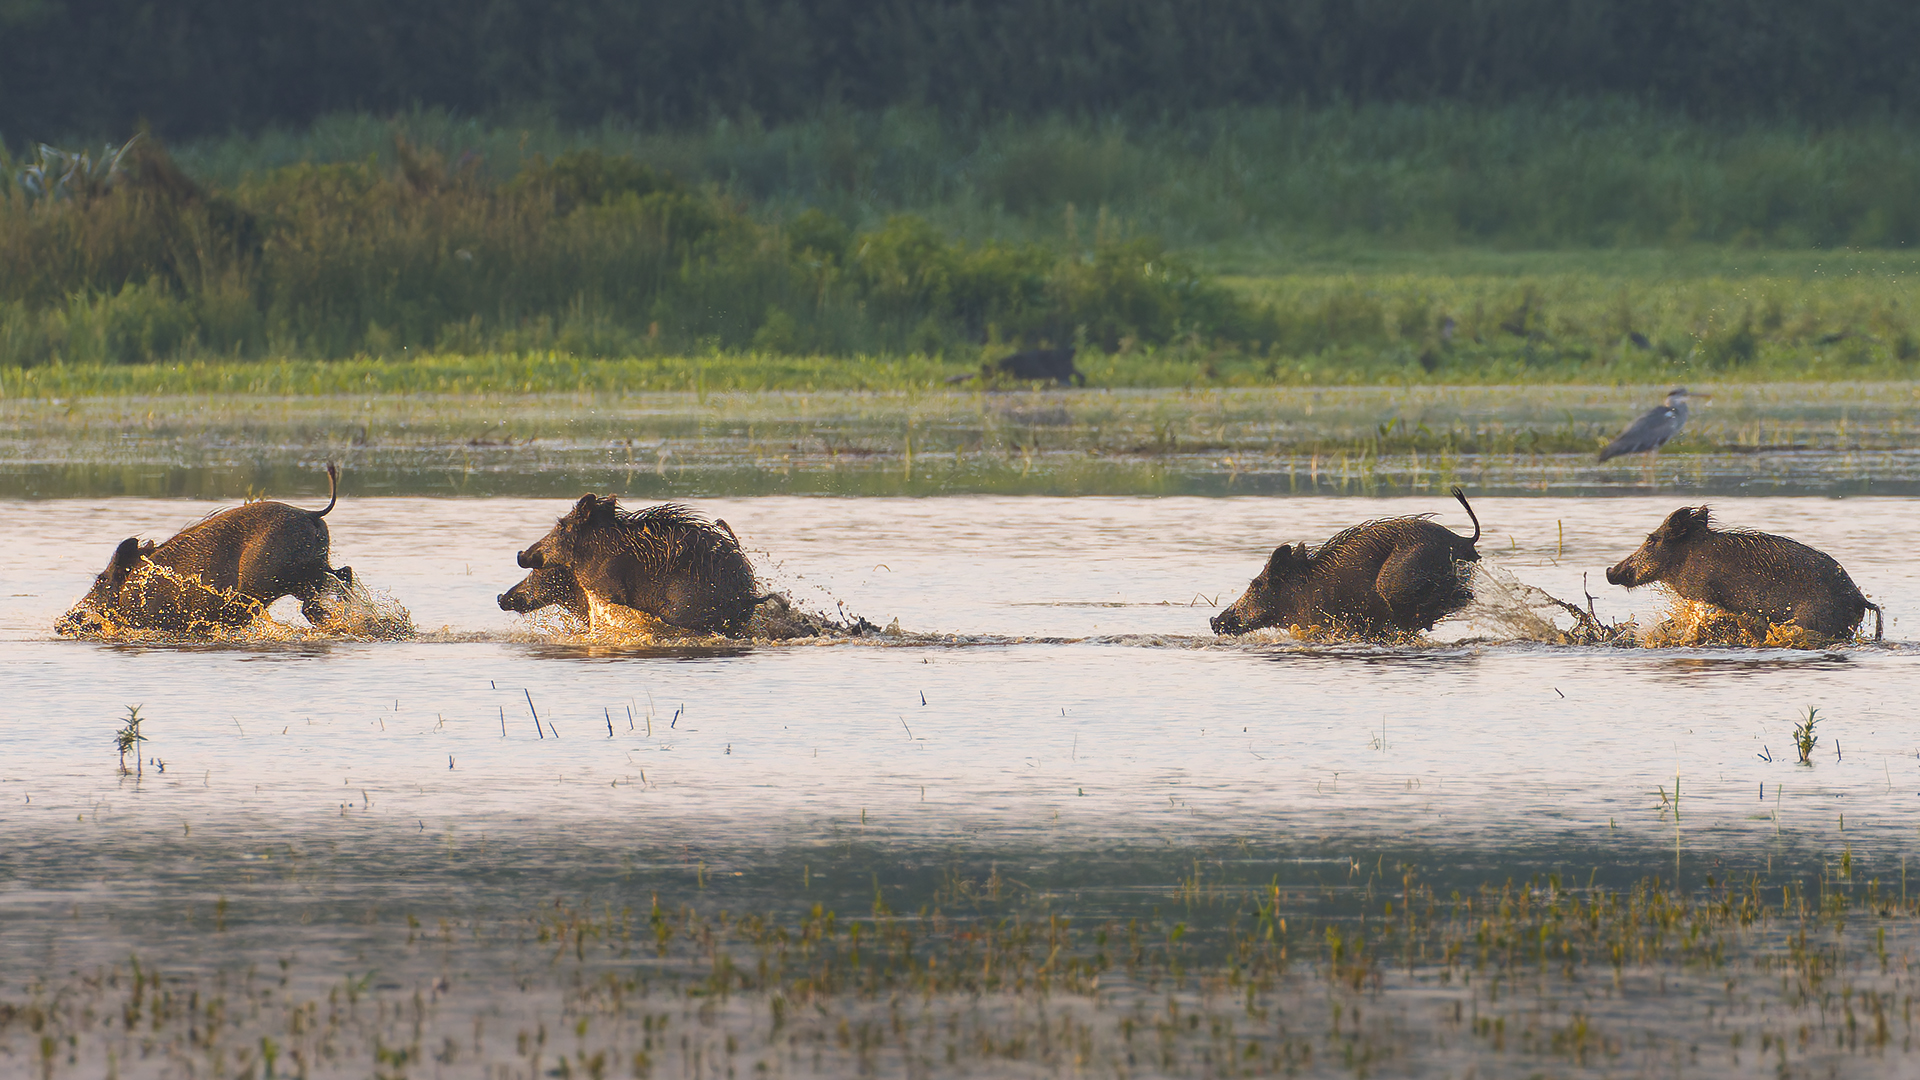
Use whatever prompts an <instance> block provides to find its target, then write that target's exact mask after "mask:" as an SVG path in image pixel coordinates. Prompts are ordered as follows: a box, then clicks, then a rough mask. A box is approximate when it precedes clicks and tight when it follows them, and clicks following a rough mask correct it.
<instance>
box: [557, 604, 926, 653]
mask: <svg viewBox="0 0 1920 1080" xmlns="http://www.w3.org/2000/svg"><path fill="white" fill-rule="evenodd" d="M526 618H527V631H528V632H529V633H530V634H533V635H535V636H537V637H541V638H544V639H546V640H550V641H556V642H566V643H579V644H590V645H621V646H636V647H646V646H654V645H689V644H692V645H703V644H722V643H727V644H738V643H740V642H741V641H742V640H746V641H755V642H773V641H794V640H799V639H818V640H826V641H831V640H844V639H846V638H856V637H869V636H874V635H881V634H887V635H892V636H895V637H899V636H902V635H901V633H900V629H899V627H898V626H897V625H895V626H892V627H889V628H888V629H886V630H884V631H883V630H881V629H880V628H879V627H876V626H874V625H873V624H872V623H870V622H868V621H867V620H866V619H864V618H861V617H860V616H858V615H848V614H846V613H845V612H842V613H841V617H839V618H835V617H833V616H830V615H825V614H822V613H820V612H813V611H806V610H804V609H801V608H798V607H795V606H794V604H793V601H792V600H791V599H790V598H789V597H788V596H787V595H786V594H784V593H772V594H769V595H768V596H767V597H766V599H764V600H762V601H761V602H760V603H759V605H757V606H756V607H755V608H754V609H753V617H752V618H751V619H749V620H748V622H747V630H746V633H745V634H744V635H742V637H740V638H728V637H725V636H723V635H720V634H714V633H707V632H703V631H699V630H688V629H685V628H683V627H678V626H674V625H673V624H671V623H668V622H664V621H662V620H660V619H658V618H656V617H654V616H652V615H649V614H647V613H646V612H644V611H640V610H637V609H635V608H630V607H626V606H624V605H621V604H615V603H612V602H610V601H608V600H605V599H603V598H601V597H599V596H595V595H594V594H592V593H588V594H587V616H586V618H585V619H582V618H581V617H579V616H578V615H576V614H574V613H573V612H571V611H568V610H567V609H566V608H564V607H560V606H558V605H555V606H552V607H546V608H541V609H540V610H538V611H534V612H531V613H529V614H528V615H527V616H526Z"/></svg>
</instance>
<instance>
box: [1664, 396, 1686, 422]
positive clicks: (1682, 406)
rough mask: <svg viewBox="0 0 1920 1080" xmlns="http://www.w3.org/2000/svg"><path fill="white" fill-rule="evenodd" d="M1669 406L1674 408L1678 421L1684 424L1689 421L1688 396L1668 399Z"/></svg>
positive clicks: (1676, 420)
mask: <svg viewBox="0 0 1920 1080" xmlns="http://www.w3.org/2000/svg"><path fill="white" fill-rule="evenodd" d="M1667 408H1669V409H1672V410H1673V419H1674V421H1675V422H1676V423H1681V424H1684V423H1686V422H1687V399H1686V398H1674V399H1672V400H1670V401H1668V402H1667Z"/></svg>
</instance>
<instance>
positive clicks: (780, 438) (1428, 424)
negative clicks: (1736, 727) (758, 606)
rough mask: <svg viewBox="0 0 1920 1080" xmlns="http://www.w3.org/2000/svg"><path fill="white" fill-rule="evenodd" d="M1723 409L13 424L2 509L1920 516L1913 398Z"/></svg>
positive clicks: (494, 415)
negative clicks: (332, 504) (15, 502)
mask: <svg viewBox="0 0 1920 1080" xmlns="http://www.w3.org/2000/svg"><path fill="white" fill-rule="evenodd" d="M1694 389H1695V390H1703V389H1708V388H1706V387H1702V386H1700V385H1696V386H1695V387H1694ZM1710 389H1712V391H1713V397H1712V398H1711V399H1708V400H1705V401H1702V402H1699V403H1698V404H1697V406H1696V408H1695V410H1694V414H1693V417H1692V419H1691V420H1690V421H1689V422H1688V424H1687V427H1686V429H1685V430H1684V431H1683V432H1682V433H1681V435H1680V436H1679V437H1678V438H1677V439H1675V441H1674V442H1673V443H1671V444H1670V445H1669V447H1668V448H1667V449H1666V450H1664V451H1662V453H1661V454H1660V455H1658V456H1657V457H1649V456H1644V455H1643V456H1636V457H1633V458H1620V459H1616V460H1614V461H1611V462H1608V463H1606V464H1600V463H1598V462H1596V461H1594V460H1593V459H1594V454H1595V452H1596V451H1597V450H1598V449H1599V448H1600V447H1601V446H1604V445H1605V444H1606V442H1607V441H1608V440H1609V439H1610V438H1611V437H1612V436H1613V435H1614V434H1616V433H1618V432H1619V431H1620V430H1621V429H1622V428H1623V427H1625V426H1626V424H1627V423H1628V422H1629V421H1631V420H1632V419H1633V418H1634V417H1637V416H1639V415H1640V414H1641V413H1643V412H1645V411H1646V410H1647V409H1648V408H1650V407H1651V406H1653V405H1656V404H1658V403H1659V402H1660V400H1661V398H1662V397H1663V395H1664V394H1665V393H1666V390H1667V388H1666V387H1590V386H1544V387H1512V386H1492V387H1466V388H1462V387H1404V388H1403V387H1340V388H1317V389H1266V390H1190V391H1152V390H1103V391H1047V392H1009V393H976V392H947V393H940V392H931V393H928V392H921V393H888V394H880V393H873V394H863V393H812V394H806V393H782V394H733V395H723V394H714V395H705V396H700V395H693V394H667V393H653V394H634V395H585V394H581V395H573V394H549V395H530V396H513V395H505V396H499V397H489V398H480V397H436V396H408V397H370V398H366V399H355V398H297V399H279V398H227V397H223V398H104V399H88V400H79V401H58V400H55V401H47V400H36V399H25V400H19V399H16V400H0V497H25V498H64V497H80V498H86V497H97V496H104V495H150V496H166V497H198V498H235V497H238V496H240V495H243V494H246V493H247V492H249V491H254V490H267V491H271V492H274V493H276V494H280V495H282V496H284V495H286V494H287V493H289V492H297V491H303V490H304V491H313V492H316V493H319V492H323V491H324V487H325V485H324V483H322V482H319V481H318V480H317V479H316V478H317V477H318V475H319V470H320V466H321V464H322V463H324V462H326V461H337V462H339V463H340V464H341V466H342V468H343V469H344V470H345V473H346V476H347V485H348V486H347V490H348V491H349V492H352V493H355V494H359V495H368V494H398V495H462V496H499V495H519V496H539V497H547V496H553V497H557V496H564V495H575V496H577V495H578V494H579V493H580V492H581V491H582V490H586V489H589V488H593V489H602V488H609V487H610V488H613V489H615V490H618V491H621V492H625V493H627V494H630V495H632V496H634V497H636V498H647V499H664V498H688V497H712V496H722V495H735V496H738V495H774V494H786V495H813V494H820V495H936V494H937V495H946V494H1020V495H1162V496H1165V495H1210V496H1218V495H1273V494H1337V495H1365V496H1373V495H1396V494H1408V493H1418V492H1434V493H1444V492H1445V491H1446V489H1447V487H1448V486H1449V485H1451V484H1455V483H1458V484H1462V485H1465V486H1466V487H1467V488H1468V489H1469V490H1471V491H1473V492H1475V493H1480V494H1558V495H1617V494H1650V493H1655V492H1661V491H1680V492H1688V493H1694V494H1710V495H1714V496H1721V495H1758V494H1830V495H1864V494H1887V495H1896V494H1897V495H1914V494H1920V424H1917V423H1916V417H1920V411H1916V409H1915V406H1916V403H1917V402H1916V391H1915V389H1914V387H1913V386H1912V385H1911V384H1904V383H1903V384H1886V385H1874V384H1854V383H1836V384H1818V383H1807V384H1729V385H1725V386H1718V387H1711V388H1710Z"/></svg>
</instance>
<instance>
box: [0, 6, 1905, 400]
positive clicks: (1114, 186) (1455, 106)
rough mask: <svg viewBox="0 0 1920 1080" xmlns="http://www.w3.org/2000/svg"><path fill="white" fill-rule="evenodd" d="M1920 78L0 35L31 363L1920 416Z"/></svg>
mask: <svg viewBox="0 0 1920 1080" xmlns="http://www.w3.org/2000/svg"><path fill="white" fill-rule="evenodd" d="M1914 44H1920V15H1916V14H1915V13H1914V12H1912V11H1910V10H1908V9H1907V8H1905V7H1901V6H1896V5H1892V4H1883V3H1878V2H1874V0H1867V2H1863V3H1857V4H1851V5H1821V4H1797V5H1796V4H1786V3H1774V2H1768V0H1745V2H1738V3H1735V2H1707V3H1699V4H1689V5H1664V4H1652V3H1637V2H1611V3H1599V2H1579V0H1576V2H1573V3H1559V4H1551V5H1550V4H1545V3H1531V2H1522V0H1477V2H1473V3H1465V2H1459V3H1454V2H1426V3H1415V2H1412V0H1406V2H1398V3H1396V2H1385V3H1353V2H1348V3H1333V2H1305V0H1283V2H1278V3H1252V2H1245V3H1242V2H1231V0H1213V2H1201V3H1193V4H1182V5H1172V4H1160V3H1152V2H1148V0H1106V2H1094V3H1091V4H1081V5H1075V6H1071V7H1069V6H1066V5H1056V4H1047V3H1041V4H1021V5H1015V4H1006V3H996V2H975V3H967V4H947V3H916V4H894V5H887V4H878V5H876V4H865V5H851V4H844V3H841V4H836V3H787V4H759V3H738V2H733V0H721V2H719V3H705V4H701V5H689V4H681V3H678V2H677V0H665V2H662V3H656V4H650V5H628V4H611V3H580V2H564V3H558V4H546V5H541V6H540V7H538V8H535V7H533V6H532V5H523V4H518V3H512V2H506V0H498V2H490V3H488V2H483V3H478V4H468V5H461V6H459V7H455V6H453V5H449V4H444V3H435V2H425V0H412V2H407V0H402V2H397V3H388V4H381V5H368V4H360V3H351V2H348V3H329V4H322V5H309V6H307V7H304V8H300V9H298V10H291V9H289V10H284V11H283V10H278V9H275V10H272V11H268V10H266V9H260V8H257V7H255V6H244V5H235V4H230V3H214V2H204V0H203V2H183V3H179V4H170V5H132V4H125V3H118V2H111V0H99V2H93V3H82V2H71V0H69V2H56V0H0V58H4V60H5V62H4V63H0V170H4V173H5V176H6V177H7V182H6V183H4V184H0V189H4V191H5V194H4V195H3V196H0V364H9V365H37V364H45V363H49V362H61V363H95V364H97V363H134V362H155V361H168V360H182V359H221V358H227V359H234V358H258V357H312V358H337V357H350V356H369V357H387V358H394V357H403V356H418V355H420V354H421V353H442V354H458V355H482V354H500V355H534V354H540V355H562V356H579V357H629V358H645V357H664V356H674V355H693V354H702V355H705V354H718V353H733V354H741V355H746V354H755V355H762V356H810V355H819V356H839V357H854V356H922V357H928V358H932V359H933V363H932V364H931V366H926V367H918V366H916V367H914V370H916V371H921V372H923V373H931V374H928V377H932V376H933V375H937V374H939V373H940V372H948V373H952V372H964V371H968V370H973V369H975V368H977V367H978V365H979V363H980V362H981V361H982V359H991V358H992V357H993V356H995V355H1001V354H1004V353H1006V352H1009V351H1012V350H1013V349H1015V348H1019V347H1029V346H1037V345H1065V344H1074V345H1078V346H1081V347H1082V349H1083V350H1089V349H1097V350H1098V351H1099V352H1101V353H1103V354H1105V355H1106V357H1107V359H1105V360H1102V361H1099V362H1093V361H1092V360H1091V359H1090V357H1091V353H1084V352H1083V363H1082V366H1083V368H1087V369H1088V370H1089V373H1090V374H1091V375H1093V376H1094V377H1095V378H1096V380H1097V381H1098V380H1102V379H1104V380H1106V381H1109V382H1134V383H1141V384H1148V383H1151V384H1165V383H1193V382H1206V381H1221V382H1247V381H1253V382H1259V381H1275V380H1278V381H1302V380H1321V381H1329V380H1330V381H1351V380H1356V379H1359V380H1373V379H1382V378H1403V379H1405V378H1417V379H1492V378H1522V379H1525V378H1547V377H1555V376H1554V373H1560V376H1561V377H1606V378H1616V379H1620V378H1653V379H1661V378H1664V377H1665V376H1666V375H1667V374H1668V373H1672V374H1673V375H1674V376H1675V377H1679V375H1680V374H1681V373H1682V372H1683V371H1685V370H1688V369H1692V368H1696V367H1704V368H1711V369H1712V370H1714V371H1718V372H1721V373H1724V374H1732V373H1735V372H1747V373H1751V374H1753V375H1755V376H1762V375H1765V376H1770V377H1773V376H1779V375H1787V374H1810V373H1814V372H1827V373H1830V374H1843V373H1846V372H1855V373H1862V374H1865V373H1872V374H1875V375H1905V374H1908V373H1910V371H1911V368H1912V365H1913V362H1914V361H1915V353H1916V347H1915V345H1914V342H1915V339H1916V335H1917V334H1920V320H1916V319H1914V318H1913V317H1912V315H1911V311H1910V302H1909V299H1908V292H1909V285H1908V283H1909V282H1910V281H1911V280H1912V278H1911V274H1912V271H1913V270H1914V269H1915V265H1914V264H1915V259H1914V257H1913V256H1911V255H1910V254H1909V251H1910V247H1911V245H1913V244H1914V243H1915V241H1916V240H1920V199H1917V198H1916V197H1915V196H1916V194H1920V154H1917V153H1916V147H1920V140H1916V138H1915V135H1916V121H1920V118H1916V117H1914V116H1913V115H1912V106H1911V101H1912V99H1911V91H1910V86H1911V85H1915V84H1914V83H1913V73H1914V72H1916V71H1920V67H1916V64H1920V60H1916V59H1915V58H1916V57H1920V51H1916V50H1915V49H1913V48H1911V47H1910V46H1911V45H1914ZM76 71H86V72H87V73H88V74H87V77H85V78H74V77H72V73H73V72H76Z"/></svg>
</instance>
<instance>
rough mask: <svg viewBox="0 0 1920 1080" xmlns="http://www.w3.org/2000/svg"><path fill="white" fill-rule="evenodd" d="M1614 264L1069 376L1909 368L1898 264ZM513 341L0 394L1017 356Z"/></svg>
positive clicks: (1480, 287)
mask: <svg viewBox="0 0 1920 1080" xmlns="http://www.w3.org/2000/svg"><path fill="white" fill-rule="evenodd" d="M1611 259H1612V261H1613V263H1614V265H1612V266H1609V265H1607V264H1606V262H1605V261H1604V260H1596V261H1600V262H1601V263H1602V265H1601V266H1600V268H1599V269H1596V270H1588V269H1582V267H1583V266H1584V264H1585V263H1586V262H1587V261H1588V260H1587V259H1586V257H1584V256H1581V255H1577V254H1558V255H1550V256H1531V257H1511V256H1486V257H1482V258H1475V259H1462V260H1460V261H1461V262H1462V263H1463V264H1464V265H1463V266H1462V267H1461V268H1460V269H1459V270H1458V271H1456V272H1450V271H1449V270H1448V269H1446V268H1445V267H1444V266H1437V265H1434V263H1435V262H1441V261H1442V260H1437V259H1436V260H1429V259H1426V258H1424V257H1422V258H1408V259H1396V260H1392V261H1390V262H1389V263H1388V264H1387V265H1384V266H1377V267H1375V268H1371V269H1362V270H1349V271H1336V270H1332V269H1327V268H1315V269H1311V270H1308V271H1305V272H1300V273H1291V274H1275V275H1267V276H1231V277H1224V278H1221V279H1219V280H1220V283H1221V287H1222V288H1223V289H1226V290H1231V291H1232V292H1233V294H1235V295H1236V296H1237V297H1238V298H1239V299H1240V301H1241V302H1242V304H1243V305H1244V307H1245V308H1247V309H1249V310H1254V311H1258V312H1259V313H1260V318H1261V325H1262V327H1263V331H1262V332H1263V333H1265V334H1268V335H1271V336H1269V337H1266V338H1265V339H1264V340H1257V341H1254V342H1246V343H1234V342H1223V341H1221V340H1219V339H1217V338H1215V339H1209V338H1206V337H1203V336H1201V335H1199V334H1189V335H1185V336H1182V337H1179V338H1174V339H1172V340H1167V341H1162V342H1159V343H1152V342H1141V341H1139V340H1137V339H1132V340H1128V339H1123V340H1122V341H1121V342H1119V343H1117V346H1116V348H1115V349H1114V351H1112V352H1107V351H1104V350H1102V349H1099V348H1097V347H1091V348H1088V349H1086V350H1084V351H1083V352H1082V353H1081V355H1080V357H1079V360H1078V363H1079V366H1080V369H1081V370H1082V371H1084V372H1085V373H1086V375H1087V378H1088V384H1089V385H1090V386H1093V387H1233V386H1312V385H1336V386H1337V385H1486V384H1504V383H1602V384H1612V385H1626V384H1657V383H1688V382H1695V383H1698V382H1704V381H1712V382H1720V383H1726V382H1782V381H1788V382H1790V381H1835V380H1839V381H1849V380H1903V379H1909V378H1913V377H1914V376H1915V374H1916V373H1917V372H1920V312H1917V311H1916V310H1915V307H1914V302H1913V297H1912V290H1911V286H1910V284H1909V282H1910V281H1911V280H1912V279H1911V276H1910V274H1909V272H1908V271H1907V270H1906V268H1905V267H1904V266H1901V265H1899V264H1898V263H1897V262H1895V260H1903V259H1904V257H1902V256H1888V257H1886V258H1885V259H1884V260H1874V259H1870V258H1868V257H1865V256H1854V257H1852V258H1851V259H1848V258H1845V257H1840V258H1835V257H1828V256H1817V255H1798V256H1783V255H1774V256H1770V257H1755V258H1754V259H1753V261H1754V262H1756V263H1758V271H1757V272H1745V271H1743V270H1742V268H1741V264H1742V263H1745V262H1747V261H1748V259H1747V258H1745V257H1742V256H1737V255H1730V254H1728V253H1724V252H1694V253H1692V254H1691V256H1689V257H1687V258H1686V259H1685V260H1679V261H1681V262H1682V264H1681V265H1678V266H1676V261H1677V260H1676V259H1670V258H1667V257H1665V256H1661V257H1654V256H1648V257H1647V258H1645V259H1641V260H1634V259H1631V258H1629V254H1628V253H1614V254H1613V255H1612V256H1611ZM1888 263H1893V264H1894V265H1892V266H1891V267H1889V266H1888V265H1886V264H1888ZM1621 264H1625V265H1621ZM121 302H122V303H125V301H121ZM117 310H119V309H117V308H115V309H112V310H110V311H109V312H107V316H111V315H112V314H113V311H117ZM96 316H98V312H97V311H96ZM64 317H68V318H72V319H73V322H74V323H76V324H80V325H88V326H92V327H94V328H95V329H94V330H93V331H92V332H94V333H96V334H99V335H100V336H102V337H104V336H105V335H106V334H107V333H110V332H112V331H111V330H110V329H109V327H110V322H109V321H108V319H107V317H105V316H101V317H95V318H94V321H93V322H91V323H87V322H85V321H84V320H83V319H80V318H77V317H74V315H73V312H72V309H67V311H66V313H65V316H64ZM5 325H6V324H5V323H4V322H0V334H3V333H4V332H5ZM586 340H588V342H589V344H590V343H591V339H586ZM514 344H515V343H514V342H512V341H507V342H504V343H503V342H489V341H487V340H486V339H485V337H484V336H483V335H476V336H475V338H474V339H473V340H472V342H471V344H466V343H464V342H462V341H460V340H454V341H449V342H442V343H440V344H439V345H437V346H425V347H421V348H417V349H416V348H407V347H400V348H394V349H391V350H390V351H388V352H387V353H385V354H384V355H374V354H371V353H367V352H360V353H358V354H355V355H351V356H349V357H346V358H343V359H337V360H324V359H305V358H287V357H285V356H282V357H272V356H269V357H263V358H251V359H249V358H218V357H208V356H205V355H204V354H202V355H198V356H197V357H194V356H193V354H189V356H190V357H192V358H187V359H164V360H158V361H153V362H145V363H113V362H107V361H104V360H102V359H98V358H97V357H98V356H99V354H98V353H94V354H92V357H89V358H85V359H82V360H80V361H78V362H72V361H64V360H63V361H62V362H57V363H42V364H36V365H33V366H19V365H14V366H0V396H4V397H12V398H18V397H75V396H91V395H103V394H104V395H117V394H171V393H187V394H193V393H247V394H268V395H307V394H353V393H383V394H384V393H439V394H448V393H450V394H472V393H549V392H575V391H582V392H591V393H619V392H624V391H659V390H671V391H694V392H701V391H708V390H712V391H754V390H913V389H942V388H945V387H946V380H947V379H949V378H951V377H953V376H956V375H965V374H968V373H970V372H974V371H976V370H977V369H978V366H979V364H980V363H981V362H982V361H983V360H987V359H992V358H994V357H996V356H999V355H1002V354H1004V353H1005V352H1007V351H1009V350H1010V349H1011V348H1012V346H1011V345H1010V344H998V343H988V344H977V343H972V342H967V341H964V340H962V341H958V342H954V343H952V344H950V345H948V346H947V347H945V348H941V349H933V350H930V349H914V348H911V347H909V348H902V349H897V350H875V351H871V352H869V351H859V352H852V353H835V352H830V351H826V350H800V349H794V350H791V351H790V350H788V349H782V348H778V347H768V346H764V345H763V346H761V347H755V346H754V344H753V343H751V342H750V343H748V344H747V345H746V346H745V347H737V348H724V347H720V346H718V345H713V344H709V345H708V346H707V347H705V348H694V349H681V350H673V349H668V348H665V347H662V346H660V345H657V344H654V343H652V342H649V341H647V340H646V339H645V338H644V337H642V338H641V339H640V340H639V341H638V343H637V344H634V343H631V342H629V343H627V346H628V347H622V343H621V340H620V339H614V340H611V341H609V342H606V343H605V348H604V350H596V349H594V348H589V347H586V346H583V345H581V344H580V342H579V341H577V340H574V339H570V338H560V339H558V340H555V339H547V340H545V341H539V342H530V343H527V344H525V345H521V346H520V347H512V346H513V345H514ZM463 346H464V347H463ZM503 346H505V347H503ZM602 351H603V352H604V354H603V355H595V353H596V352H602ZM636 354H637V355H636ZM85 355H86V354H83V356H85ZM296 355H297V353H296ZM966 385H967V386H969V387H971V386H975V385H979V384H966ZM992 385H1005V384H1003V383H1001V384H992Z"/></svg>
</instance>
